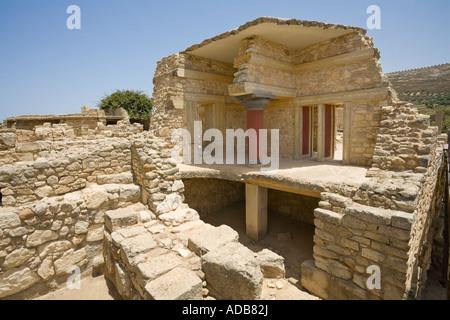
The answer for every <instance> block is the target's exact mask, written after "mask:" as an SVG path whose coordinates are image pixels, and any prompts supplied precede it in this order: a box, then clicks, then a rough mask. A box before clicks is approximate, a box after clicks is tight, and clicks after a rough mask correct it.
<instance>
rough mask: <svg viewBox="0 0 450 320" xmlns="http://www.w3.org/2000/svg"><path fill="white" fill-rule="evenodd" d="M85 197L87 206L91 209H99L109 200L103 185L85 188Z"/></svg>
mask: <svg viewBox="0 0 450 320" xmlns="http://www.w3.org/2000/svg"><path fill="white" fill-rule="evenodd" d="M83 193H84V198H85V201H86V207H87V209H90V210H96V209H99V208H100V207H101V206H102V205H103V204H104V203H105V202H107V201H108V193H107V192H106V190H105V189H104V188H102V187H98V186H94V187H91V188H87V189H85V190H84V192H83Z"/></svg>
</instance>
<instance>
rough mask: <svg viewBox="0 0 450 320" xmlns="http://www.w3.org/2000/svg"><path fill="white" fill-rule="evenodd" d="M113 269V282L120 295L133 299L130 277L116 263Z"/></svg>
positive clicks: (126, 298)
mask: <svg viewBox="0 0 450 320" xmlns="http://www.w3.org/2000/svg"><path fill="white" fill-rule="evenodd" d="M115 270H116V272H115V280H116V282H115V284H116V289H117V291H118V292H119V294H120V296H121V297H122V298H123V299H125V300H131V299H133V290H132V288H133V286H132V284H131V280H130V277H129V276H128V274H127V273H126V272H125V271H124V270H123V269H122V267H121V266H120V265H119V264H118V263H116V264H115Z"/></svg>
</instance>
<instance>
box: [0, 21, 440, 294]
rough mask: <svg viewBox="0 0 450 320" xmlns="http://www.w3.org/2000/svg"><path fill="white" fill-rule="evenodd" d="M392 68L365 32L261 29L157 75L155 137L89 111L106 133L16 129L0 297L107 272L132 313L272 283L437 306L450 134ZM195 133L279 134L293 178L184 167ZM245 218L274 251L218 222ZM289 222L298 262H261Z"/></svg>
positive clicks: (252, 234) (250, 233) (261, 24)
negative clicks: (211, 218)
mask: <svg viewBox="0 0 450 320" xmlns="http://www.w3.org/2000/svg"><path fill="white" fill-rule="evenodd" d="M378 59H379V52H378V50H377V49H375V48H374V47H373V43H372V39H371V38H369V37H367V36H366V32H365V30H363V29H361V28H356V27H349V26H342V25H332V24H325V23H319V22H307V21H300V20H293V19H290V20H288V19H278V18H267V17H265V18H259V19H257V20H255V21H252V22H249V23H246V24H245V25H243V26H241V27H239V28H237V29H235V30H232V31H230V32H226V33H224V34H221V35H219V36H216V37H214V38H211V39H208V40H205V41H204V42H202V43H201V44H198V45H194V46H191V47H189V48H188V49H186V50H185V51H183V52H180V53H178V54H174V55H172V56H169V57H166V58H164V59H162V60H161V61H160V62H158V65H157V69H156V72H155V77H154V85H155V87H154V94H153V104H154V115H153V117H152V121H151V131H152V132H145V131H143V127H142V126H141V125H139V124H133V125H131V124H130V123H129V121H127V119H123V120H121V121H118V122H117V124H115V125H108V123H105V121H106V120H105V121H102V120H100V118H102V119H106V118H103V115H99V114H96V115H94V114H91V112H90V111H89V110H87V109H86V110H84V111H85V112H83V117H82V118H83V119H84V118H86V119H87V118H89V117H90V115H92V117H91V118H92V119H91V120H95V121H97V123H96V124H95V125H93V126H92V127H90V126H89V125H86V123H84V124H85V125H84V126H83V125H81V124H80V123H78V122H76V123H74V124H68V123H59V122H58V123H52V121H47V120H45V123H42V124H41V123H35V124H30V123H28V124H27V126H30V127H27V128H23V127H22V126H25V124H24V123H22V122H21V121H22V120H24V119H22V118H15V120H14V121H15V123H16V125H15V126H14V125H11V126H10V125H8V122H7V123H6V125H5V126H3V127H2V128H0V298H2V299H10V298H34V297H37V296H40V295H42V294H44V293H46V292H49V291H52V290H55V289H58V288H61V287H64V286H65V285H66V282H67V277H68V276H70V275H72V273H73V272H74V270H79V271H80V273H81V275H82V276H90V275H92V274H93V273H95V272H98V271H99V270H100V271H102V272H103V273H104V274H105V276H106V277H107V278H108V279H109V280H110V281H112V283H113V284H114V285H115V287H116V289H117V291H118V292H119V294H120V295H121V296H122V297H123V298H125V299H206V298H208V297H213V298H218V299H262V298H270V297H269V296H268V295H267V294H266V293H267V292H266V293H265V292H264V288H263V283H267V281H269V280H270V281H272V279H276V280H275V281H280V284H281V285H275V284H273V283H272V287H274V288H275V290H278V289H277V288H278V287H280V288H281V287H282V286H283V285H288V283H291V282H295V281H296V280H298V283H296V285H297V286H298V287H300V288H302V289H303V290H307V291H308V292H309V293H311V294H313V295H315V296H318V297H320V298H322V299H419V298H421V296H422V293H423V289H424V287H425V285H426V280H427V271H428V270H429V269H430V264H431V262H433V264H434V265H435V266H440V265H442V264H445V263H447V261H444V258H443V254H442V251H443V248H442V233H443V226H444V224H443V219H442V215H440V214H441V211H442V210H441V209H442V207H443V206H442V201H443V199H444V193H445V192H448V190H447V191H445V188H444V187H445V179H447V158H446V156H445V152H444V142H445V140H446V137H445V136H441V135H440V134H439V132H438V130H437V128H436V127H432V126H430V123H429V117H428V116H424V115H420V114H419V113H418V112H417V110H416V109H415V108H414V107H413V106H412V105H411V104H408V103H405V102H401V101H398V99H397V97H396V93H395V91H394V90H393V89H392V87H391V85H390V83H389V82H388V81H387V80H386V78H385V77H384V75H383V73H382V69H381V67H380V64H379V62H378ZM50 118H51V117H50ZM50 118H49V119H50ZM69 118H71V117H67V119H65V120H67V121H68V120H70V119H69ZM29 119H34V120H36V119H37V118H36V117H35V118H33V117H29ZM86 119H85V120H86ZM25 120H26V119H25ZM34 120H33V121H34ZM50 120H51V119H50ZM12 121H13V120H12ZM27 121H28V120H27ZM77 121H79V120H77ZM196 121H199V122H197V123H201V127H202V132H200V135H203V134H204V132H206V130H208V129H211V128H216V129H219V130H220V132H222V134H223V135H224V136H225V134H226V131H227V130H228V129H234V130H237V129H243V130H244V131H245V130H247V129H255V130H257V131H258V130H260V129H276V130H279V138H280V139H279V142H280V143H279V147H280V148H279V156H280V162H279V168H278V170H269V171H262V170H261V169H262V166H261V165H259V164H258V160H260V159H257V158H251V157H249V158H248V159H247V160H246V161H247V163H246V164H235V165H232V164H211V165H207V164H188V163H183V160H182V159H183V157H181V155H182V154H181V153H180V149H179V148H178V147H177V145H178V142H179V141H178V140H177V136H176V135H174V134H175V133H177V132H178V129H185V130H186V131H187V132H190V133H191V135H193V136H195V135H199V133H198V132H196V129H195V128H196V127H195V124H196ZM106 122H107V121H106ZM21 123H22V124H21ZM78 128H80V129H78ZM178 137H179V136H178ZM204 140H205V141H207V139H204ZM255 143H257V140H256V142H255V140H251V139H249V142H248V144H247V148H248V149H249V150H250V149H251V148H252V147H254V145H252V144H255ZM201 147H202V148H208V145H207V144H205V145H202V146H201ZM216 151H217V150H216ZM183 156H184V155H183ZM272 156H274V155H273V154H272ZM236 204H237V207H236V206H235V205H236ZM231 206H234V208H237V209H238V210H237V213H238V217H237V219H235V221H237V222H236V223H237V224H238V227H242V228H243V229H244V230H245V234H246V236H247V237H248V238H249V239H250V240H252V242H251V245H249V246H248V247H252V248H253V247H256V246H257V245H258V244H259V247H258V248H259V249H258V250H256V251H254V252H252V250H250V249H249V248H248V247H245V246H244V245H243V244H242V243H240V242H239V239H240V236H239V234H238V232H236V231H235V230H233V229H232V228H230V227H229V226H225V225H221V226H213V225H210V224H205V223H204V221H203V220H205V218H206V217H208V215H210V214H212V213H216V212H218V211H220V210H222V211H220V212H222V214H223V215H224V216H223V217H222V218H223V219H225V221H226V219H227V218H229V217H228V216H227V213H226V212H225V211H223V210H226V209H227V208H230V207H231ZM224 212H225V214H224ZM280 216H284V217H287V219H288V221H289V222H288V224H289V225H294V224H297V223H298V224H301V225H302V226H305V227H304V228H302V229H298V230H300V231H298V233H297V234H280V235H277V236H279V238H278V239H279V240H280V241H284V245H287V244H288V243H289V245H290V248H292V246H294V254H293V258H294V259H293V260H295V261H294V263H292V262H291V261H287V259H286V261H285V260H284V257H283V256H281V255H280V254H277V253H275V252H272V251H271V250H268V248H261V244H264V243H265V242H264V241H265V239H266V238H268V237H271V236H273V235H272V234H271V232H273V231H271V227H272V226H273V224H272V225H271V223H270V221H272V222H273V221H274V219H275V220H276V219H278V217H280ZM270 217H272V220H270V219H269V218H270ZM201 218H202V219H203V220H202V219H201ZM229 221H230V222H231V219H230V220H229ZM275 222H276V221H275ZM225 224H227V223H225ZM308 230H309V231H308ZM291 236H292V237H293V238H294V240H296V241H295V244H294V245H293V243H294V242H293V241H291V240H292V239H291ZM241 238H242V237H241ZM298 239H300V240H299V241H297V240H298ZM241 242H242V239H241ZM295 245H298V247H295ZM262 246H264V245H262ZM274 250H275V249H274ZM290 258H292V255H291V257H290ZM297 262H298V263H300V264H296V263H297ZM285 266H286V267H285ZM288 266H289V268H290V269H289V270H287V269H288V268H287V267H288ZM77 268H78V269H77ZM287 271H289V274H288V272H287ZM287 277H290V278H294V280H292V279H290V280H289V281H290V282H288V280H287ZM277 283H278V282H277ZM302 297H305V298H311V296H309V295H307V294H305V295H303V296H302Z"/></svg>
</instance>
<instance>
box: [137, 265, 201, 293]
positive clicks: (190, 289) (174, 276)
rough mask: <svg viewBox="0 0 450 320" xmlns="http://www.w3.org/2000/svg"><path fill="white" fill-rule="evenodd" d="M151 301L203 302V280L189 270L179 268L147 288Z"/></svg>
mask: <svg viewBox="0 0 450 320" xmlns="http://www.w3.org/2000/svg"><path fill="white" fill-rule="evenodd" d="M145 291H146V298H148V299H151V300H201V299H202V280H201V279H200V278H199V277H197V276H196V275H195V273H194V272H193V271H191V270H189V269H186V268H183V267H177V268H175V269H173V270H171V271H169V272H168V273H166V274H165V275H163V276H161V277H159V278H157V279H155V280H153V281H150V282H149V283H148V284H147V285H146V286H145Z"/></svg>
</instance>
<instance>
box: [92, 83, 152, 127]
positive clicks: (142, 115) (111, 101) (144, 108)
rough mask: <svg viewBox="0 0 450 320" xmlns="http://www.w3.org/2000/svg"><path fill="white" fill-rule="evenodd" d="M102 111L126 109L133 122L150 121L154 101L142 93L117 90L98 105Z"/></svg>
mask: <svg viewBox="0 0 450 320" xmlns="http://www.w3.org/2000/svg"><path fill="white" fill-rule="evenodd" d="M97 107H98V108H100V109H102V110H109V109H111V110H116V109H117V108H124V109H125V110H126V111H127V112H128V115H129V117H130V120H131V121H132V122H135V121H138V122H141V121H148V120H150V117H151V114H152V113H151V112H152V108H153V105H152V101H151V100H150V99H149V97H148V96H147V95H146V94H144V93H143V92H142V91H137V90H117V91H116V92H114V93H112V94H110V95H107V96H105V97H104V98H103V99H102V100H101V101H100V103H99V104H98V105H97Z"/></svg>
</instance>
